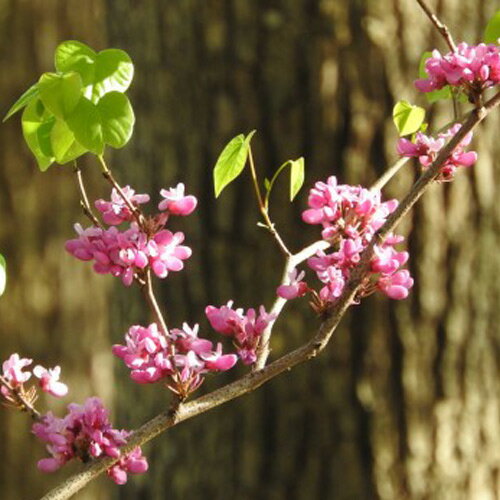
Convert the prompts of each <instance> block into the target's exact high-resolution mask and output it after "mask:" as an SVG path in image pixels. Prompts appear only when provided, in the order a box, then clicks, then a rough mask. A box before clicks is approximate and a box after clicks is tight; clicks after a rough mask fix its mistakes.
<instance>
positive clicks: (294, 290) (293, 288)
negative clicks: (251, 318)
mask: <svg viewBox="0 0 500 500" xmlns="http://www.w3.org/2000/svg"><path fill="white" fill-rule="evenodd" d="M304 276H305V272H304V271H301V272H300V273H299V274H297V269H293V270H292V271H290V273H289V274H288V284H287V285H280V286H279V287H278V289H277V290H276V294H277V295H278V296H279V297H281V298H283V299H286V300H291V299H295V298H297V297H303V296H304V295H305V294H306V293H307V292H308V290H309V289H308V287H307V283H306V282H305V281H302V280H303V279H304Z"/></svg>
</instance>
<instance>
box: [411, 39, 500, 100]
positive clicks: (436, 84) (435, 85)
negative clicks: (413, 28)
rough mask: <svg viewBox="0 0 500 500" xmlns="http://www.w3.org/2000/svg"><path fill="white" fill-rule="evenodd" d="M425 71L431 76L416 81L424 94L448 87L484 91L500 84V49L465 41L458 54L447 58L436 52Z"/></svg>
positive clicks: (427, 63) (433, 53) (460, 45)
mask: <svg viewBox="0 0 500 500" xmlns="http://www.w3.org/2000/svg"><path fill="white" fill-rule="evenodd" d="M425 71H426V73H427V74H428V75H429V77H428V78H424V79H420V80H416V81H415V87H416V88H417V89H418V90H420V91H421V92H432V91H433V90H438V89H441V88H443V87H444V86H446V85H452V86H454V87H461V89H462V90H465V91H466V92H467V91H468V90H474V91H477V92H481V91H483V90H484V89H487V88H489V87H492V86H493V85H497V84H499V83H500V47H499V46H498V45H495V44H484V43H480V44H479V45H468V44H467V43H465V42H462V43H460V44H459V45H458V46H457V50H456V51H455V52H449V53H447V54H445V55H441V53H440V52H439V51H438V50H434V51H433V52H432V57H430V58H429V59H427V60H426V62H425Z"/></svg>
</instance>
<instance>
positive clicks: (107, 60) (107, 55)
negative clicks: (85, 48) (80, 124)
mask: <svg viewBox="0 0 500 500" xmlns="http://www.w3.org/2000/svg"><path fill="white" fill-rule="evenodd" d="M133 77H134V65H133V64H132V60H131V59H130V56H129V55H128V54H127V53H126V52H125V51H123V50H119V49H107V50H103V51H102V52H99V54H97V59H96V63H95V73H94V80H93V84H94V89H93V91H92V100H93V101H94V102H97V101H98V100H99V98H100V97H102V96H103V95H104V94H107V93H108V92H114V91H117V92H125V91H126V90H127V89H128V88H129V86H130V83H131V82H132V78H133Z"/></svg>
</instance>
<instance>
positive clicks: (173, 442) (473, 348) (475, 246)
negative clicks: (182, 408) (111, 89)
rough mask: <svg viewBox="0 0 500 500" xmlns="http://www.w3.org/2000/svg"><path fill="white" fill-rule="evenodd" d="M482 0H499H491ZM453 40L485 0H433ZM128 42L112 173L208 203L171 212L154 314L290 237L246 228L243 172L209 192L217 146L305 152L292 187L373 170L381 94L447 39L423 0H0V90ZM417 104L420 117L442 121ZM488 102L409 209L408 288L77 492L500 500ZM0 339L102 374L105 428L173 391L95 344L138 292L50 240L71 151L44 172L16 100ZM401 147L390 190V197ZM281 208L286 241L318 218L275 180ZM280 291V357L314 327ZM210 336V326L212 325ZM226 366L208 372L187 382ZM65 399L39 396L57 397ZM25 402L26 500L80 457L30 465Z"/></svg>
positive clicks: (22, 491) (492, 132)
mask: <svg viewBox="0 0 500 500" xmlns="http://www.w3.org/2000/svg"><path fill="white" fill-rule="evenodd" d="M495 4H496V5H495ZM432 7H433V8H436V9H437V11H438V12H439V13H440V15H442V17H443V19H444V20H445V21H446V22H447V23H448V24H449V26H450V28H451V30H452V33H453V34H454V35H455V37H456V39H458V40H462V39H463V40H467V41H469V42H474V41H476V40H478V39H479V38H480V36H481V33H482V31H483V28H484V26H485V24H486V22H487V19H488V18H489V17H490V16H491V15H492V14H493V12H494V10H495V8H498V4H497V2H496V1H495V0H480V1H476V2H463V1H460V0H439V1H438V2H435V1H433V2H432ZM67 39H77V40H81V41H83V42H85V43H87V44H89V45H90V46H92V47H93V48H94V49H96V50H102V49H104V48H108V47H116V48H122V49H124V50H126V51H127V52H128V53H129V54H130V55H131V57H132V59H133V61H134V62H135V65H136V76H135V79H134V82H133V85H132V87H131V89H130V92H129V93H130V97H131V100H132V103H133V105H134V108H135V111H136V116H137V123H136V128H135V134H134V137H133V138H132V141H131V142H130V144H129V145H128V146H127V147H126V148H124V149H123V150H121V151H119V152H116V153H113V154H112V155H110V156H109V163H110V165H111V166H112V168H113V170H114V172H115V174H116V176H117V177H118V178H119V180H120V182H121V183H122V184H131V185H133V186H134V188H136V189H137V190H138V191H139V192H152V193H153V196H154V193H157V192H158V190H159V189H160V188H161V187H168V186H172V185H174V184H175V183H177V182H179V181H183V182H185V183H186V184H187V186H188V192H189V193H193V194H195V195H196V196H197V197H198V198H199V201H200V204H199V209H198V210H197V213H196V214H195V215H192V216H191V217H190V218H189V219H187V220H186V219H184V220H182V221H175V223H174V224H175V227H176V228H177V229H179V230H184V231H185V232H186V236H187V240H188V244H189V245H190V246H192V248H193V249H194V255H193V257H192V258H191V259H190V261H189V262H188V264H187V271H186V272H183V273H180V274H177V275H172V276H169V277H168V279H166V280H165V281H164V282H162V283H157V289H158V290H159V293H160V295H161V301H162V303H163V304H166V305H167V307H168V315H169V321H168V322H169V325H170V326H174V327H177V326H179V325H180V324H181V323H182V322H183V321H188V322H189V323H190V324H192V323H195V322H200V323H201V324H202V326H203V328H204V329H205V330H206V322H205V320H204V315H203V309H204V307H205V305H207V304H213V305H220V304H222V303H225V302H226V301H227V300H229V299H230V298H233V299H235V301H236V304H237V305H239V306H243V307H251V306H256V305H259V304H261V303H264V304H265V305H266V306H267V307H269V305H270V304H271V302H272V300H273V296H274V291H275V287H276V283H277V280H278V279H279V276H280V273H281V271H280V269H281V265H282V262H281V256H280V254H279V253H278V252H277V250H276V248H275V246H274V242H273V241H272V240H271V238H270V237H269V236H268V234H267V233H266V232H265V231H264V230H262V229H260V228H258V227H257V226H256V223H257V221H258V213H257V210H256V206H255V202H254V200H253V198H252V193H251V190H250V183H249V179H248V177H247V178H246V179H239V180H238V181H237V182H235V183H234V184H233V185H232V186H231V187H230V188H229V189H227V191H225V192H224V193H223V194H222V196H221V198H220V200H218V201H217V202H216V201H215V200H214V198H213V194H212V193H213V188H212V184H211V169H212V167H213V165H214V162H215V159H216V158H217V155H218V153H219V152H220V150H221V149H222V147H223V146H224V144H225V143H226V142H227V141H228V140H229V139H230V138H231V137H233V136H234V135H236V134H238V133H240V132H244V133H246V132H249V131H250V130H252V129H254V128H256V129H257V130H258V133H257V135H256V136H255V138H254V141H253V144H254V150H255V156H256V161H257V167H258V169H259V172H260V173H261V175H262V176H264V175H268V176H269V174H270V173H272V172H273V171H274V169H275V168H276V167H277V166H279V165H280V164H281V163H282V162H283V161H285V160H287V159H290V158H296V157H298V156H305V158H306V171H307V177H306V188H309V187H310V186H311V185H312V183H313V182H314V181H315V180H319V179H325V178H326V177H327V176H328V175H332V174H333V175H336V176H338V177H339V178H340V180H341V181H343V182H351V183H363V184H366V185H369V184H370V183H371V182H373V181H374V180H375V179H376V178H377V177H378V176H379V175H380V174H381V173H382V172H383V171H384V169H385V168H387V166H389V165H390V164H392V163H393V162H394V161H395V160H396V155H395V142H396V132H395V128H394V126H393V124H392V120H391V110H392V106H393V105H394V103H395V101H397V100H399V99H408V100H409V101H411V102H413V103H417V104H420V105H426V101H425V97H424V96H423V95H418V94H417V92H416V91H415V90H414V88H413V85H412V80H413V79H415V78H416V77H417V71H418V61H419V58H420V55H421V53H422V52H423V51H424V50H431V49H432V48H434V47H438V48H440V49H445V47H444V44H443V42H442V40H441V39H440V38H439V37H438V36H437V35H436V32H435V31H434V29H433V28H432V26H431V25H430V23H429V22H428V21H427V20H426V18H424V16H423V14H422V12H421V11H420V9H419V8H418V6H417V4H416V2H414V1H405V2H400V1H398V0H394V1H387V2H380V1H376V0H351V1H348V0H286V1H285V0H267V1H263V0H262V1H261V0H253V1H248V0H246V1H245V0H169V1H166V0H164V1H161V0H148V1H137V0H107V1H106V0H86V1H85V2H82V1H81V0H65V1H62V0H60V1H57V0H0V61H1V69H2V71H1V72H0V96H1V97H0V112H1V114H2V115H3V114H5V112H6V111H7V109H8V108H9V107H10V105H11V104H12V103H13V102H14V100H15V99H16V98H17V97H18V96H19V95H20V94H21V93H22V92H23V91H24V90H25V89H26V88H27V87H28V86H29V85H30V84H31V83H33V82H34V81H36V79H37V78H38V77H39V75H40V73H42V72H44V71H52V69H53V61H52V57H53V53H54V49H55V47H56V46H57V44H58V43H60V42H61V41H63V40H67ZM450 108H451V107H450V106H449V105H447V104H446V103H445V104H442V103H439V104H435V105H433V106H432V107H431V108H429V109H430V116H431V130H432V127H434V130H436V129H437V128H439V127H440V126H442V125H443V124H445V123H447V122H448V121H449V120H450V119H451V109H450ZM498 125H499V118H498V113H496V116H491V117H490V118H488V120H487V123H485V124H483V125H482V126H481V128H480V131H479V133H478V134H477V138H475V139H474V143H473V144H474V149H476V150H477V151H478V152H479V158H480V159H479V162H478V164H477V165H475V166H474V167H473V168H472V169H470V170H468V171H460V172H459V174H458V175H457V178H456V181H454V182H453V183H451V184H445V185H435V186H433V187H432V188H431V189H430V190H429V191H428V192H427V194H426V195H425V197H424V199H423V202H422V203H420V204H419V205H418V206H417V207H416V208H415V209H414V210H413V212H412V214H411V215H410V217H408V218H407V219H406V221H405V222H404V224H403V225H402V226H401V231H402V232H403V233H405V234H408V232H409V231H410V230H411V234H410V237H409V247H410V251H411V264H410V266H411V271H412V273H413V274H414V277H415V278H416V285H415V287H414V289H413V291H412V293H411V295H410V298H409V299H408V300H406V301H404V302H395V301H389V300H388V299H387V298H385V297H372V298H369V299H367V300H365V301H364V302H363V303H362V304H361V305H360V306H356V307H355V308H354V309H353V310H352V311H351V314H349V315H348V316H346V317H345V319H344V321H343V323H342V327H341V328H340V329H339V330H338V331H337V332H336V334H335V336H334V339H333V341H332V342H331V344H330V346H329V347H328V349H327V350H326V352H324V353H323V354H322V356H320V357H319V358H318V359H316V360H314V361H312V362H310V363H308V364H305V365H303V366H300V367H298V368H297V369H295V370H293V371H292V372H290V373H287V374H286V375H282V376H281V377H280V378H278V379H275V380H273V381H272V382H270V383H268V384H267V385H266V386H264V387H262V388H261V389H260V390H258V391H257V392H255V393H253V394H250V395H248V396H246V397H244V398H241V399H239V400H236V401H233V402H231V403H229V404H226V405H225V406H223V407H220V408H218V409H216V410H213V411H212V412H210V413H207V414H204V415H202V416H200V417H197V418H195V419H193V420H189V421H187V422H185V423H183V424H181V425H180V426H179V427H177V428H174V429H172V430H171V431H169V432H168V433H166V434H164V435H162V436H160V437H159V438H157V439H156V440H154V441H153V442H152V443H150V444H149V445H148V446H146V448H145V451H146V454H147V455H148V457H149V461H150V467H151V468H150V471H149V473H148V474H145V475H144V476H141V477H132V478H131V479H130V480H129V483H128V484H127V485H126V486H123V487H117V486H115V485H113V484H112V483H111V482H110V481H109V480H108V479H107V478H106V477H102V478H100V479H99V480H97V481H95V482H94V483H92V485H91V486H89V487H88V488H87V489H86V490H84V491H83V492H82V493H80V494H79V495H77V498H79V499H96V500H101V499H124V500H125V499H127V500H128V499H145V500H149V499H151V500H158V499H166V498H168V499H170V500H180V499H183V500H198V499H200V498H207V499H214V500H227V499H238V500H239V499H242V500H255V499H273V500H280V499H285V498H286V499H287V500H288V499H290V500H291V499H297V500H306V499H307V500H311V499H328V500H348V499H349V500H351V499H352V500H364V499H381V500H399V499H412V500H420V499H422V500H423V499H429V500H447V499H452V500H460V499H467V500H494V499H496V498H500V411H499V410H500V393H499V378H498V365H499V361H500V349H499V348H500V338H499V334H498V323H499V319H500V307H499V300H500V280H499V279H498V276H499V275H500V252H499V251H498V248H499V245H500V233H499V225H500V208H499V204H498V202H497V200H498V196H499V188H498V187H497V186H498V185H499V177H500V172H499V168H498V160H497V158H498V154H499V153H500V146H499V142H498ZM0 165H1V167H0V210H1V214H2V216H1V223H0V250H1V251H2V253H4V255H5V256H6V258H7V262H8V266H9V282H8V288H7V292H6V294H5V296H3V297H2V298H1V299H0V335H1V337H0V359H5V358H7V357H8V355H9V354H10V353H11V352H19V353H21V354H22V355H25V356H28V357H31V358H34V359H35V360H36V361H38V362H41V363H42V364H45V365H48V366H53V365H55V364H60V365H61V366H62V370H63V375H64V380H65V381H66V382H68V383H69V385H70V388H71V393H70V398H71V400H72V401H77V402H81V401H83V400H84V399H85V398H86V397H89V396H91V395H98V396H100V397H101V398H102V399H103V400H104V401H105V402H106V403H107V404H108V405H109V406H110V407H111V408H113V422H114V423H116V424H117V426H122V427H128V428H134V427H137V426H138V425H140V424H141V423H143V422H144V421H145V420H147V419H148V418H150V417H152V416H153V415H155V414H157V413H158V412H160V411H162V410H164V409H166V408H167V406H168V400H169V396H168V394H167V391H162V389H161V388H160V387H156V386H148V387H144V386H141V387H138V386H137V385H135V384H133V383H132V382H131V381H130V380H129V379H128V371H127V370H126V369H125V368H124V366H123V365H122V363H120V362H119V361H118V360H117V359H114V358H113V356H112V354H111V352H110V345H111V344H112V343H116V342H119V341H121V339H122V338H123V334H124V332H125V331H126V330H127V329H128V327H129V326H130V325H131V324H137V323H142V324H146V322H147V321H149V319H150V317H149V313H148V311H147V310H146V308H145V306H144V305H143V303H142V301H141V296H140V293H139V291H138V290H136V289H124V288H123V287H122V286H121V285H120V283H119V282H118V280H116V279H113V278H111V277H109V276H97V275H94V274H93V273H92V271H91V267H90V266H89V265H87V264H85V263H82V262H79V261H76V260H73V259H72V258H71V257H70V256H69V255H67V254H66V253H65V252H64V249H63V245H64V242H65V240H66V239H68V238H71V237H73V229H72V224H73V223H74V222H76V221H80V222H82V223H84V224H86V220H85V219H84V217H83V216H82V214H81V211H80V209H79V206H78V199H77V190H76V182H75V178H74V176H73V174H72V171H71V168H69V167H65V168H62V167H57V166H54V167H52V168H51V169H50V170H49V171H48V172H47V173H45V174H43V175H42V174H41V173H40V172H39V171H38V169H37V167H36V165H35V161H34V159H33V158H32V157H31V156H30V154H29V152H28V150H27V147H26V146H25V145H24V143H23V140H22V134H21V130H20V125H19V118H18V117H16V118H14V119H11V120H10V121H9V122H8V123H6V124H3V125H2V126H1V127H0ZM82 166H83V169H84V175H85V178H86V181H87V182H88V189H89V192H90V194H91V196H92V197H93V198H99V197H107V196H108V195H109V194H108V187H107V186H106V185H105V184H104V182H103V180H102V178H101V176H100V174H99V168H98V165H97V164H96V162H95V161H94V160H93V159H92V158H86V159H84V160H83V161H82ZM415 175H416V172H415V171H414V170H413V167H410V166H407V167H405V168H404V169H403V171H402V172H401V173H400V174H399V175H398V176H397V178H396V179H395V180H393V181H392V182H391V184H390V185H389V186H388V187H387V189H386V195H387V196H388V197H393V196H397V197H401V196H402V195H403V194H404V193H405V192H406V191H407V190H408V188H409V187H410V185H411V183H412V181H413V180H414V177H415ZM281 183H282V184H281V188H282V189H277V190H276V192H275V193H274V195H273V200H272V208H271V210H272V217H273V218H274V220H275V222H276V223H277V226H278V228H279V230H280V231H281V233H282V235H283V237H284V238H285V240H286V241H287V242H288V244H289V246H290V247H291V248H292V249H293V250H298V249H299V248H301V247H302V246H304V245H305V244H307V243H308V242H310V241H312V240H313V239H314V238H316V237H317V230H316V229H315V228H310V227H305V224H303V223H302V222H301V220H300V213H301V210H303V209H304V207H305V199H306V191H305V190H304V192H303V193H302V196H299V197H298V199H297V201H296V202H294V203H293V204H290V203H288V202H287V185H286V181H285V179H282V181H281ZM299 302H300V301H297V302H294V303H291V304H290V305H289V306H288V310H287V314H286V315H285V317H283V318H282V319H280V321H279V323H278V325H277V331H276V333H275V338H274V339H273V345H272V347H273V353H272V356H278V355H280V354H282V353H284V352H285V351H287V350H289V349H292V348H294V347H296V346H298V345H299V344H301V343H303V342H304V341H306V340H307V339H308V338H310V336H311V335H312V334H313V332H314V331H315V328H316V327H317V324H318V321H317V319H316V318H315V316H314V314H313V313H312V312H311V311H309V310H308V309H307V307H305V305H304V304H300V303H299ZM215 335H216V334H214V337H213V338H214V339H215ZM234 376H235V374H234V373H229V374H224V375H220V376H218V377H215V378H214V379H211V380H210V381H208V382H207V383H206V385H205V386H204V387H203V389H202V391H201V392H203V391H206V390H209V389H210V388H213V387H216V386H219V385H221V384H223V383H225V382H226V381H228V380H231V379H232V378H233V377H234ZM68 402H69V398H68V400H67V401H65V402H61V403H59V402H56V403H54V402H53V401H47V400H45V399H44V400H43V401H40V402H39V406H40V407H41V408H42V409H47V408H48V406H47V404H49V403H50V405H51V408H53V409H55V411H62V410H63V407H64V405H66V404H67V403H68ZM29 425H30V422H29V419H28V417H27V416H25V415H18V414H14V413H13V412H11V411H8V410H2V411H1V412H0V442H1V450H2V456H3V459H2V467H1V468H0V491H1V494H0V496H1V497H2V499H3V500H19V499H36V498H39V497H40V496H41V495H42V494H43V493H45V492H46V491H48V490H49V489H50V488H51V487H54V486H55V485H56V484H58V483H59V482H60V481H61V480H62V479H63V478H64V477H66V476H67V475H69V474H71V473H72V472H74V471H76V470H77V467H76V466H73V467H71V466H67V467H65V468H64V469H63V470H61V471H59V472H57V473H55V474H53V475H43V474H41V473H39V472H38V471H37V469H36V461H37V460H38V459H40V458H41V457H42V456H44V450H43V447H42V446H41V445H40V444H39V443H38V442H36V441H35V438H34V436H32V435H31V434H30V432H29V431H28V429H29Z"/></svg>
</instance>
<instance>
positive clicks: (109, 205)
mask: <svg viewBox="0 0 500 500" xmlns="http://www.w3.org/2000/svg"><path fill="white" fill-rule="evenodd" d="M122 191H123V194H124V195H125V197H126V198H127V199H128V200H129V201H130V203H131V204H132V205H133V206H135V207H137V206H138V205H141V204H143V203H147V202H148V201H149V195H148V194H135V191H134V190H133V189H132V188H131V187H130V186H125V187H124V188H122ZM95 207H96V208H97V210H99V212H101V213H102V220H103V221H104V222H105V223H106V224H109V225H110V226H116V225H118V224H121V223H122V222H125V221H130V220H132V217H133V214H132V211H131V210H130V208H129V207H128V205H127V204H126V203H125V200H124V199H123V197H122V196H121V194H120V193H118V191H117V190H116V189H115V188H113V190H112V191H111V201H105V200H102V199H101V200H96V202H95Z"/></svg>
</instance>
